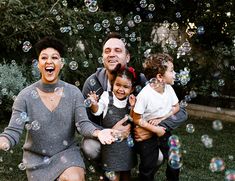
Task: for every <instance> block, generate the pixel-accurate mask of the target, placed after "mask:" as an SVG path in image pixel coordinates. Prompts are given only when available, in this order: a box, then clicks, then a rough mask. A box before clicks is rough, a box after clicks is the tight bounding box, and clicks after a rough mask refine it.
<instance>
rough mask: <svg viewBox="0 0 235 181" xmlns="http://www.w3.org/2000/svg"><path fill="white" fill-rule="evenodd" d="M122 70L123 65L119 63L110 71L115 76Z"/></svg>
mask: <svg viewBox="0 0 235 181" xmlns="http://www.w3.org/2000/svg"><path fill="white" fill-rule="evenodd" d="M121 68H122V64H120V63H118V64H117V65H116V67H115V68H114V69H113V70H111V71H110V73H111V74H113V75H115V74H116V73H117V72H118V70H120V69H121Z"/></svg>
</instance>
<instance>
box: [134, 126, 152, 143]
mask: <svg viewBox="0 0 235 181" xmlns="http://www.w3.org/2000/svg"><path fill="white" fill-rule="evenodd" d="M134 132H135V140H136V141H137V142H139V141H144V140H147V139H149V138H151V137H152V136H153V134H154V133H152V132H151V131H148V130H146V129H144V128H142V127H139V126H136V127H135V129H134Z"/></svg>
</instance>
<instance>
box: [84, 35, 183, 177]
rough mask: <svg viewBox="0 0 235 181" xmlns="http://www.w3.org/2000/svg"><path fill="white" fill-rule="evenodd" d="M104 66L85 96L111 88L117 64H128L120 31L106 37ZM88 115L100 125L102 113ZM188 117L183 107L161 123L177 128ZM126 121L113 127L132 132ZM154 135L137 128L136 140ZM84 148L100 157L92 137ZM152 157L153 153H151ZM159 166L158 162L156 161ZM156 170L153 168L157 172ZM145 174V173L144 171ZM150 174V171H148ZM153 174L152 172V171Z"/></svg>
mask: <svg viewBox="0 0 235 181" xmlns="http://www.w3.org/2000/svg"><path fill="white" fill-rule="evenodd" d="M102 56H103V65H104V67H103V68H98V69H97V71H96V72H95V73H94V74H92V75H91V76H90V77H88V78H87V80H86V81H85V83H84V85H83V89H82V93H83V95H84V97H85V98H87V95H88V93H90V91H95V92H96V94H97V95H98V96H100V95H101V94H102V93H103V91H108V90H111V85H112V81H113V79H114V75H113V71H114V70H115V68H116V66H117V65H118V64H120V65H121V66H127V63H129V61H130V53H129V51H128V49H127V47H126V46H125V43H124V42H123V41H122V37H121V35H120V34H118V33H115V32H113V33H110V34H108V36H107V37H106V39H105V41H104V43H103V52H102ZM139 82H140V86H141V87H144V86H145V83H146V78H145V77H144V75H143V74H140V81H139ZM87 111H88V117H89V119H90V120H91V121H92V122H94V123H95V124H98V125H100V120H101V119H102V115H101V116H100V117H95V116H94V115H92V113H91V112H90V110H89V109H87ZM186 119H187V113H186V111H185V110H184V109H183V108H181V109H180V111H179V112H178V113H177V114H176V115H175V118H174V119H172V118H168V119H166V120H163V121H162V122H161V123H160V125H161V126H164V127H166V128H167V129H175V128H177V127H178V126H179V125H181V124H182V123H183V122H184V121H185V120H186ZM125 121H126V119H125V118H124V119H122V120H120V121H119V122H118V123H117V124H116V125H115V126H114V127H113V129H117V130H121V131H126V132H130V124H128V125H126V126H123V125H122V124H123V123H124V122H125ZM152 136H153V134H152V133H151V132H149V131H147V130H145V129H143V128H141V127H136V128H135V140H136V141H143V140H146V139H149V138H151V137H152ZM82 149H83V151H84V153H85V155H87V156H88V157H89V158H90V159H95V158H97V157H98V152H99V149H100V148H99V146H98V145H97V144H96V143H95V142H94V140H91V139H89V140H88V139H84V141H83V144H82ZM149 156H150V157H152V156H151V155H149ZM156 167H157V163H156ZM155 171H156V170H153V172H155ZM143 174H145V173H143ZM146 174H149V173H146ZM151 174H152V173H151Z"/></svg>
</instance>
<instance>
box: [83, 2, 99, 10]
mask: <svg viewBox="0 0 235 181" xmlns="http://www.w3.org/2000/svg"><path fill="white" fill-rule="evenodd" d="M84 4H85V6H86V7H87V9H88V11H89V12H91V13H94V12H96V11H98V9H99V7H98V3H97V1H96V0H84Z"/></svg>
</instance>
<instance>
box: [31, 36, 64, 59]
mask: <svg viewBox="0 0 235 181" xmlns="http://www.w3.org/2000/svg"><path fill="white" fill-rule="evenodd" d="M46 48H54V49H55V50H57V51H58V52H59V54H60V56H61V57H63V55H64V44H63V43H62V42H61V41H60V40H58V39H56V38H55V37H51V36H46V37H44V38H42V39H41V40H39V41H38V42H37V43H36V44H35V53H36V55H37V56H39V55H40V53H41V51H42V50H44V49H46Z"/></svg>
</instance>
